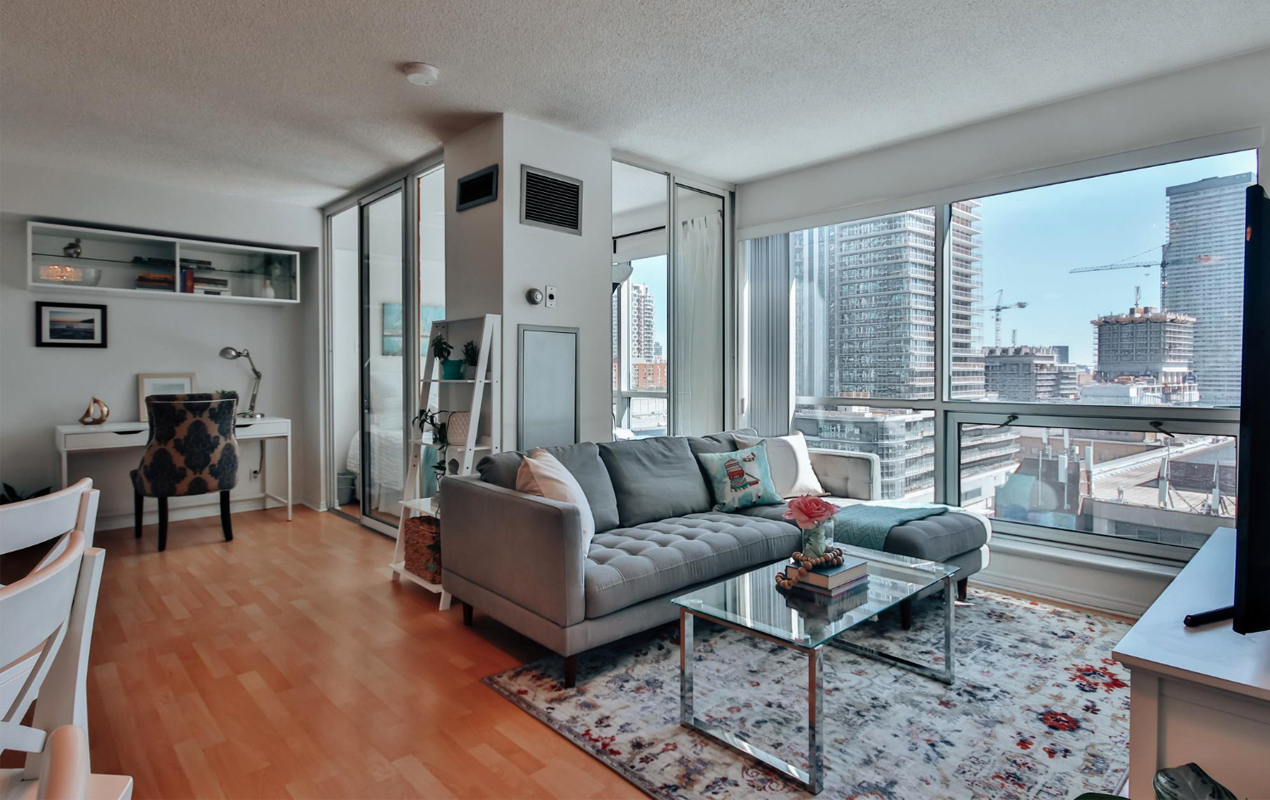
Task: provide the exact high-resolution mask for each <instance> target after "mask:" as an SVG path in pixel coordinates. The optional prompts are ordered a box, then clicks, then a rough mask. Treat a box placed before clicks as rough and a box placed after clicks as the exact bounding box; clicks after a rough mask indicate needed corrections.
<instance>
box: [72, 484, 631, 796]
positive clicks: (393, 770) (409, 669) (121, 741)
mask: <svg viewBox="0 0 1270 800" xmlns="http://www.w3.org/2000/svg"><path fill="white" fill-rule="evenodd" d="M156 539H157V534H156V529H155V527H154V526H147V527H146V529H145V534H144V537H143V538H142V539H141V540H139V541H138V540H134V539H133V537H132V530H131V529H122V530H115V531H104V532H99V533H98V534H97V537H96V544H97V545H98V546H100V547H104V548H105V549H106V553H107V556H106V567H105V576H104V580H103V583H102V589H101V597H100V600H99V602H98V609H97V620H96V625H95V630H94V637H93V646H92V659H91V669H90V673H89V725H90V739H91V744H92V765H93V770H94V771H95V772H110V773H122V774H127V775H132V776H133V778H134V780H135V784H136V792H135V795H134V796H135V797H137V798H140V800H146V799H147V798H186V797H190V798H193V797H197V798H219V797H230V798H232V797H241V798H274V797H295V798H301V797H329V798H346V797H348V798H352V797H375V798H396V797H428V798H446V797H461V798H467V797H472V798H477V797H481V798H485V797H490V798H494V797H498V798H510V797H518V798H519V797H526V798H552V797H561V798H585V797H605V798H609V797H614V798H617V797H642V796H643V795H642V794H641V793H640V792H638V791H637V790H636V789H634V788H633V787H632V786H630V785H629V784H628V783H626V782H625V781H624V780H622V779H621V778H620V777H619V776H618V775H617V774H616V773H614V772H612V771H611V770H609V769H607V768H606V767H604V766H603V765H601V764H600V763H599V762H597V761H595V760H594V759H592V758H591V757H590V756H588V755H586V754H585V753H583V752H582V751H581V750H579V749H578V748H576V747H574V746H573V745H572V744H570V743H569V742H568V741H566V740H565V739H564V738H562V737H561V736H559V735H558V734H556V733H555V732H553V731H552V730H551V729H550V728H548V727H546V726H545V725H542V724H541V723H539V722H538V721H536V720H535V719H533V718H532V717H530V716H529V715H528V714H526V713H524V712H523V711H521V710H519V709H518V708H516V707H515V706H513V705H512V704H511V703H509V702H507V701H506V700H504V699H503V698H501V697H499V696H498V695H496V694H495V693H494V692H492V691H490V690H489V689H487V688H486V687H485V686H483V685H482V684H481V683H479V681H480V679H481V678H482V677H484V676H486V675H489V674H491V673H495V672H499V671H502V670H505V669H509V668H511V667H513V666H516V665H517V664H520V663H523V662H524V661H527V660H533V659H535V658H538V657H539V656H541V655H542V654H544V652H545V651H543V650H542V649H541V648H539V647H538V646H537V645H535V644H533V643H532V642H529V641H528V640H526V639H524V638H523V637H521V636H519V635H518V634H515V633H513V632H511V631H510V630H509V629H507V628H504V627H503V626H502V625H500V624H498V623H496V622H495V621H494V620H492V619H490V618H489V617H486V616H483V615H482V614H481V613H480V612H479V610H478V611H477V614H476V622H475V627H473V628H464V627H463V626H462V624H461V617H460V613H461V612H460V607H459V604H458V603H455V604H454V607H453V608H452V609H450V610H449V611H446V612H439V611H438V610H437V596H436V595H433V594H430V593H428V592H426V591H424V590H422V589H420V588H419V587H416V586H412V585H409V584H405V583H395V582H391V581H390V580H389V573H388V570H387V567H386V566H385V565H386V564H387V563H388V561H389V558H390V556H391V555H392V548H393V543H392V542H391V541H390V540H389V539H386V538H384V537H382V536H379V535H377V534H374V533H371V532H369V531H367V530H365V529H362V528H360V527H359V526H357V525H356V524H354V523H352V522H349V521H347V520H344V519H341V518H339V517H337V516H336V515H334V514H319V513H317V512H314V511H312V510H309V509H307V508H303V507H297V508H296V512H295V521H294V522H291V523H287V522H286V520H285V517H284V515H283V512H281V511H278V510H271V511H267V512H265V511H260V512H251V513H244V514H235V515H234V541H232V542H225V541H224V540H223V538H222V536H221V531H220V523H219V520H218V519H217V518H216V517H208V518H205V519H201V520H193V521H184V522H173V523H171V530H170V531H169V534H168V548H167V551H166V552H164V553H159V552H157V551H156V547H157V542H156Z"/></svg>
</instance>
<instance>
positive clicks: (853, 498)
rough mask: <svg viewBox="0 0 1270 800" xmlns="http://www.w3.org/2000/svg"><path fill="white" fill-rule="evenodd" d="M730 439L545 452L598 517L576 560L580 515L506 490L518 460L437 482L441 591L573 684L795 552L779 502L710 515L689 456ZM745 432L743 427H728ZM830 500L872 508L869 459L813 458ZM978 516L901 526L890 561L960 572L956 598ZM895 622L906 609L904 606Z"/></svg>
mask: <svg viewBox="0 0 1270 800" xmlns="http://www.w3.org/2000/svg"><path fill="white" fill-rule="evenodd" d="M732 433H733V432H726V433H719V434H713V435H711V436H705V437H673V436H662V437H656V438H651V439H637V440H630V441H620V442H603V443H600V444H594V443H591V442H583V443H580V444H575V445H568V446H564V447H552V448H547V450H548V452H550V453H551V454H552V455H554V456H555V457H556V458H558V459H559V460H560V461H561V462H562V463H563V464H564V466H565V467H566V468H567V469H568V470H569V472H570V473H572V474H573V476H574V477H575V478H576V479H577V481H578V483H579V484H580V485H581V487H582V490H583V492H584V493H585V494H586V497H587V501H588V502H589V503H590V505H591V512H592V516H593V517H594V520H595V531H596V533H595V536H594V538H593V539H592V541H591V543H590V545H589V547H587V548H586V551H585V552H584V548H583V538H584V535H583V531H582V525H581V516H580V514H579V510H578V508H577V506H574V505H570V504H566V503H560V502H556V501H554V500H548V499H545V498H542V497H536V496H533V495H527V494H523V493H520V492H517V491H515V489H514V487H515V485H516V472H517V470H518V469H519V467H520V461H521V454H520V453H515V452H508V453H500V454H498V455H494V456H489V457H486V458H484V459H483V460H482V461H481V462H480V464H478V465H477V470H478V471H479V473H480V474H479V476H476V475H473V476H470V477H461V478H458V477H452V478H446V479H445V480H444V481H443V482H442V489H441V517H442V519H443V520H444V523H443V525H442V552H443V561H444V569H443V577H442V584H443V586H444V588H445V589H446V591H448V592H450V593H451V594H452V595H454V596H455V597H457V598H458V599H459V600H460V601H461V602H462V603H463V614H464V622H465V623H467V624H471V617H472V609H473V607H475V608H479V609H481V611H483V612H485V613H486V614H489V615H490V616H492V617H494V618H495V619H497V620H499V621H500V622H502V623H504V624H505V625H508V626H510V627H511V628H513V629H515V630H517V631H519V632H520V633H522V634H524V635H525V636H528V637H529V638H531V639H533V640H535V641H537V642H539V643H541V644H543V645H545V646H546V647H549V648H551V649H552V650H554V651H555V652H557V653H559V654H560V655H562V656H564V657H565V682H566V684H567V685H570V686H572V685H573V682H574V679H575V675H576V656H577V654H578V653H580V652H582V651H584V650H589V649H590V648H592V647H596V646H599V645H602V644H606V643H608V642H612V641H614V640H617V639H620V638H622V637H625V636H629V635H631V634H633V633H638V632H640V631H643V630H647V629H648V628H651V627H654V626H656V625H660V624H662V623H665V622H669V621H671V620H673V619H675V618H677V609H676V607H675V606H674V605H672V604H671V603H670V602H669V600H670V599H671V598H672V597H675V596H677V595H679V594H683V593H684V592H686V591H688V590H689V589H691V588H693V587H695V586H698V585H702V584H707V583H712V582H715V581H718V580H720V579H722V578H725V577H727V576H730V575H733V574H736V573H740V572H744V571H747V570H750V569H753V568H755V567H758V566H761V565H763V564H769V563H772V562H774V561H778V560H781V559H784V558H788V557H789V555H790V553H793V552H795V551H796V550H798V548H799V546H800V544H801V534H800V532H799V530H798V529H797V528H796V527H795V526H794V525H793V524H792V523H790V522H787V521H785V520H783V519H782V518H781V514H782V512H783V511H784V506H783V505H779V506H777V505H772V506H756V507H753V508H747V509H744V510H742V511H740V512H739V513H732V514H724V513H718V512H715V511H713V510H712V507H713V504H714V501H713V498H712V497H711V493H710V487H709V484H708V482H707V480H706V478H705V475H704V473H703V472H702V471H701V468H700V467H699V465H698V463H697V459H696V454H697V453H702V452H732V451H734V450H736V449H738V447H737V445H736V442H735V440H734V439H733V436H732ZM735 433H738V434H746V435H754V432H753V431H751V430H743V431H735ZM811 460H812V467H813V469H814V470H815V472H816V476H817V478H819V480H820V483H821V485H822V486H823V487H824V489H825V491H827V492H829V493H830V495H831V497H829V498H826V499H829V500H830V501H832V502H835V503H838V504H840V505H844V506H845V505H849V504H851V503H854V502H861V501H866V500H876V499H880V473H879V465H878V460H877V457H876V456H874V455H871V454H867V453H847V452H842V451H836V450H811ZM990 536H991V530H990V528H989V526H988V523H987V520H986V519H984V518H982V517H979V516H976V515H971V514H968V513H959V512H958V513H948V514H941V515H938V516H934V517H928V518H926V519H923V520H919V521H917V522H911V523H908V524H906V525H902V526H897V527H895V528H893V529H892V530H891V532H890V533H889V534H888V536H887V539H886V542H885V545H884V549H885V550H887V551H888V552H894V553H900V554H903V555H911V556H916V557H920V558H926V559H930V560H937V561H942V562H945V563H949V564H955V565H957V566H959V567H961V572H960V573H959V575H958V581H959V590H960V591H961V592H962V594H963V596H964V591H965V585H966V579H967V578H968V577H969V576H970V575H972V574H974V573H975V572H977V571H979V570H980V569H982V568H983V567H985V566H987V563H988V539H989V537H990ZM902 613H904V615H905V624H908V623H909V621H910V619H911V606H910V607H908V608H907V609H906V610H902Z"/></svg>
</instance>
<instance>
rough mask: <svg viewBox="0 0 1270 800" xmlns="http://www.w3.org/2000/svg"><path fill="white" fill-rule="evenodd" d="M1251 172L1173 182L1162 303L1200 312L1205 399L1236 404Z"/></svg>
mask: <svg viewBox="0 0 1270 800" xmlns="http://www.w3.org/2000/svg"><path fill="white" fill-rule="evenodd" d="M1252 181H1253V176H1252V173H1250V172H1245V173H1242V174H1239V175H1227V176H1224V177H1219V178H1205V179H1204V180H1202V181H1195V182H1194V183H1186V184H1181V185H1178V186H1170V187H1168V188H1167V189H1166V190H1165V194H1166V195H1167V197H1168V202H1169V208H1168V230H1169V238H1168V244H1167V246H1166V247H1165V262H1164V266H1163V267H1162V268H1161V270H1160V273H1161V274H1160V278H1161V281H1162V284H1163V287H1162V290H1161V291H1162V295H1163V305H1164V308H1165V309H1166V310H1168V311H1175V312H1179V313H1181V314H1185V315H1187V316H1190V317H1194V318H1195V320H1196V322H1195V345H1194V348H1195V352H1194V372H1195V382H1196V383H1197V384H1199V392H1200V400H1201V401H1202V402H1203V403H1205V404H1211V405H1238V404H1239V384H1240V354H1241V352H1242V346H1243V288H1244V189H1245V187H1247V186H1248V185H1249V184H1251V183H1252Z"/></svg>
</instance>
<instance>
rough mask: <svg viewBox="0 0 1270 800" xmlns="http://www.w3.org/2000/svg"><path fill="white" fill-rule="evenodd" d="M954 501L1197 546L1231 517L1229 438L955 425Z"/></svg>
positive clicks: (1034, 520)
mask: <svg viewBox="0 0 1270 800" xmlns="http://www.w3.org/2000/svg"><path fill="white" fill-rule="evenodd" d="M958 452H959V461H960V465H959V466H960V473H961V474H960V479H961V503H960V504H961V505H962V506H965V507H966V508H971V509H975V510H978V511H981V512H983V513H984V514H986V515H987V516H989V517H992V518H993V519H996V520H1009V521H1013V522H1022V523H1027V524H1029V525H1035V526H1044V527H1047V528H1056V529H1059V530H1064V531H1077V532H1082V533H1092V534H1098V535H1100V536H1104V537H1117V538H1120V539H1127V540H1134V541H1138V542H1157V543H1160V544H1167V545H1175V546H1181V547H1189V548H1197V547H1199V546H1200V545H1201V544H1203V543H1204V540H1205V539H1207V538H1208V536H1209V534H1211V533H1212V532H1213V531H1214V530H1216V529H1217V528H1220V527H1230V526H1233V525H1234V524H1235V490H1236V475H1235V462H1236V459H1235V438H1234V437H1233V436H1218V435H1201V434H1180V433H1179V434H1165V433H1160V432H1157V431H1134V430H1090V429H1084V428H1076V427H1050V426H1036V427H1033V426H1011V427H1008V428H1001V427H1000V426H998V425H984V424H966V423H963V424H960V425H958Z"/></svg>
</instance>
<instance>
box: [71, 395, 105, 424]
mask: <svg viewBox="0 0 1270 800" xmlns="http://www.w3.org/2000/svg"><path fill="white" fill-rule="evenodd" d="M98 414H100V415H101V416H98ZM109 417H110V406H108V405H106V404H105V403H103V402H102V401H101V400H99V399H97V398H96V397H94V398H93V402H91V403H89V404H88V408H87V409H85V410H84V416H82V417H80V418H79V424H80V425H100V424H102V423H103V422H105V421H106V420H107V419H108V418H109Z"/></svg>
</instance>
